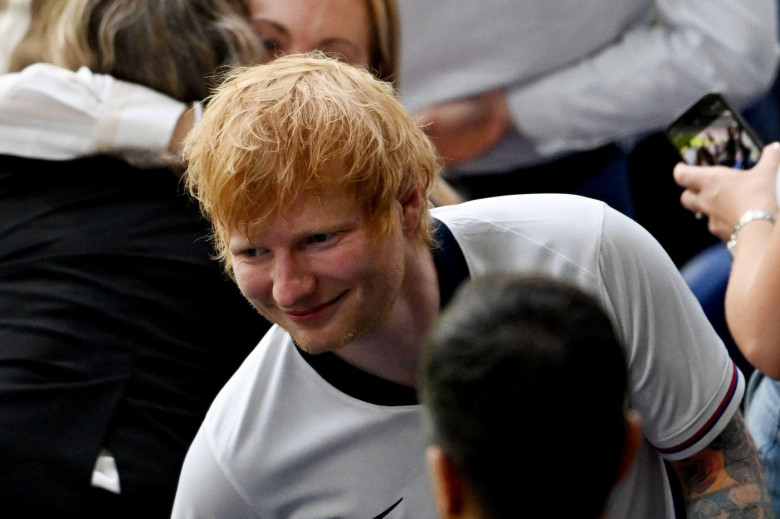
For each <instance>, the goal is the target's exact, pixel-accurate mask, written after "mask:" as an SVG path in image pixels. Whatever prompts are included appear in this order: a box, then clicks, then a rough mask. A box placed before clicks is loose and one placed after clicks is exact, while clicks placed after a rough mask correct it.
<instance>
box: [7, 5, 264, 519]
mask: <svg viewBox="0 0 780 519" xmlns="http://www.w3.org/2000/svg"><path fill="white" fill-rule="evenodd" d="M36 6H38V7H39V9H37V10H34V11H33V18H32V23H31V26H30V31H29V33H28V34H27V36H26V37H25V39H24V40H23V42H22V43H20V46H19V49H20V53H23V54H24V56H25V59H31V60H33V61H34V62H35V63H36V64H35V65H32V66H30V67H27V68H26V69H25V70H24V71H23V72H21V73H19V74H6V75H3V76H0V90H1V91H3V92H14V91H15V90H14V89H15V88H16V86H17V85H18V84H19V83H25V82H26V84H27V85H28V86H29V88H31V92H30V95H28V96H27V97H25V98H24V99H23V100H20V101H19V102H16V103H11V105H10V106H9V105H6V108H7V109H10V110H11V111H12V113H13V115H12V116H6V118H4V119H3V120H2V121H0V136H2V137H0V142H3V143H6V142H7V138H10V136H12V137H13V139H14V141H15V142H17V143H19V145H18V147H16V148H14V147H8V146H5V147H3V150H2V155H0V467H2V470H0V501H1V502H2V503H3V506H4V509H5V512H4V515H5V516H6V517H12V516H13V514H14V513H17V514H19V515H18V516H16V517H58V518H90V517H133V518H138V517H144V518H159V519H162V518H167V517H169V516H170V513H171V507H172V503H173V497H174V493H175V488H176V482H177V480H178V476H179V471H180V468H181V464H182V461H183V459H184V455H185V453H186V450H187V448H188V447H189V445H190V442H191V440H192V438H193V436H194V435H195V432H196V430H197V428H198V426H199V425H200V423H201V421H202V419H203V416H204V414H205V412H206V410H207V409H208V406H209V404H210V403H211V401H212V399H213V398H214V396H215V395H216V394H217V392H218V390H219V389H220V387H221V386H222V385H223V384H224V382H225V381H226V380H227V379H228V377H229V376H230V375H231V374H232V373H233V372H234V371H235V370H236V369H237V367H238V366H239V365H240V364H241V362H242V361H243V360H244V358H245V356H246V355H247V353H248V352H250V351H251V350H252V348H253V347H254V346H255V345H256V343H257V341H258V340H259V339H260V337H262V335H263V333H264V332H265V331H266V330H267V328H268V324H267V322H266V321H265V320H264V319H262V318H261V317H260V316H258V315H256V314H255V313H254V312H252V311H251V310H249V309H248V308H247V305H246V302H245V301H244V299H243V297H242V296H241V294H240V293H239V291H238V290H236V289H235V286H234V285H233V284H232V283H231V282H230V280H229V279H228V277H227V276H226V274H225V272H224V270H223V269H222V268H221V266H220V265H219V263H217V262H216V261H214V259H213V257H212V254H213V249H212V247H211V245H210V243H209V241H208V239H207V234H208V223H207V221H206V220H205V219H204V218H203V217H202V215H201V214H200V212H199V210H198V207H197V206H196V205H195V204H193V203H192V202H191V200H190V199H189V198H188V197H187V196H185V195H184V193H183V192H182V190H181V187H180V185H179V179H178V177H177V174H180V173H181V167H180V166H178V167H177V168H176V169H175V171H174V170H171V169H167V168H153V169H139V168H137V167H134V166H133V165H131V164H129V163H127V162H125V161H123V160H119V159H116V158H112V157H109V156H106V155H102V154H101V153H100V152H101V148H100V147H99V146H98V147H97V148H96V149H95V150H94V153H93V154H92V156H90V157H87V158H78V157H68V158H65V157H52V156H51V155H49V153H48V150H51V149H57V146H65V147H67V145H68V142H83V141H90V140H96V141H97V142H102V139H110V138H111V136H114V135H117V134H119V135H127V134H132V133H133V132H134V130H136V129H137V127H136V126H134V123H135V122H136V121H135V119H134V117H132V114H131V116H130V117H125V118H123V119H121V120H119V121H116V124H114V125H108V126H104V127H101V128H99V129H98V131H97V132H96V135H93V134H92V133H91V132H92V128H86V127H85V126H84V125H83V124H82V123H83V112H80V111H79V110H78V108H76V107H75V106H68V105H59V106H56V107H55V108H54V109H53V108H52V107H51V106H50V105H47V104H46V103H45V102H42V103H37V102H36V101H37V100H46V99H50V98H51V97H52V96H61V97H63V98H66V99H67V98H70V99H71V101H73V103H74V104H75V105H79V104H82V105H86V106H87V107H89V106H90V105H92V104H94V103H95V102H96V97H94V96H89V95H85V96H83V97H81V96H80V94H81V92H76V91H74V90H69V89H67V88H66V89H61V88H60V87H61V86H62V85H63V82H62V81H59V80H58V78H59V77H60V75H65V76H67V77H77V78H79V79H83V80H84V81H85V82H87V83H91V84H94V85H96V87H97V90H98V91H99V92H111V93H112V94H113V95H117V96H120V97H121V96H123V95H129V93H128V91H127V90H123V89H122V86H121V84H120V83H119V82H118V81H113V80H112V78H111V76H110V75H113V76H116V77H118V78H123V79H124V80H126V81H133V82H136V83H138V84H139V85H144V86H145V87H144V89H143V93H144V95H147V96H148V97H150V98H151V99H157V98H159V97H161V95H160V94H156V93H154V92H153V91H152V90H151V89H155V90H157V91H159V92H163V93H165V94H166V95H167V96H170V97H171V98H175V99H178V100H179V102H180V103H181V104H185V105H186V104H189V103H193V102H195V101H197V100H200V99H202V98H204V97H205V96H207V95H208V93H209V90H210V88H211V87H212V86H213V85H214V84H215V82H216V81H217V76H216V74H217V73H218V71H219V70H220V69H221V68H223V67H231V66H234V65H249V64H253V63H259V62H261V61H264V60H265V58H266V54H265V52H264V49H263V48H262V46H261V45H260V44H259V42H258V41H257V38H256V36H255V34H254V32H253V30H252V28H251V26H250V25H249V23H248V21H247V12H246V9H245V6H244V4H243V3H242V2H241V1H239V0H181V1H173V0H170V1H169V0H166V1H159V2H157V1H154V2H150V1H146V0H127V1H122V2H118V1H113V0H51V1H48V2H43V3H36ZM98 74H100V75H98ZM49 78H54V80H51V81H50V80H49ZM155 113H156V112H155V111H152V112H151V115H155ZM179 115H180V113H178V112H177V113H176V114H175V117H176V118H178V117H179ZM14 118H15V119H14ZM9 120H11V121H12V122H13V123H14V124H11V125H10V126H12V128H9V125H8V124H6V123H8V121H9ZM20 127H21V128H20ZM168 130H169V128H166V127H164V126H163V129H162V130H161V131H158V132H157V134H160V133H165V132H167V131H168ZM150 133H154V132H150ZM69 139H70V141H69ZM39 151H40V153H38V152H39ZM52 158H59V159H61V160H50V159H52Z"/></svg>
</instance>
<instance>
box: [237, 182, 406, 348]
mask: <svg viewBox="0 0 780 519" xmlns="http://www.w3.org/2000/svg"><path fill="white" fill-rule="evenodd" d="M397 209H398V211H397V212H393V213H392V214H393V217H394V218H399V223H400V218H401V216H400V213H401V209H400V205H399V207H398V208H397ZM269 223H270V225H267V226H265V227H264V229H262V230H260V231H258V232H254V233H252V234H251V235H250V236H249V237H248V238H247V236H246V235H245V233H243V232H239V231H235V232H231V233H230V237H229V238H230V255H231V259H232V262H233V270H234V274H235V278H236V281H237V283H238V286H239V288H241V291H242V292H243V294H244V296H245V297H246V298H247V299H248V300H249V301H250V302H251V303H252V305H253V306H254V307H255V308H257V310H258V311H260V313H261V314H263V315H264V316H265V317H266V318H267V319H269V320H271V321H273V322H275V323H277V324H279V325H280V326H282V327H283V328H284V329H286V330H287V331H288V332H289V333H290V335H292V337H293V339H294V340H295V341H296V343H297V344H298V345H299V346H300V347H301V348H303V349H304V350H305V351H308V352H310V353H322V352H325V351H334V350H337V349H339V348H340V347H342V346H344V345H346V344H348V343H349V342H351V341H352V340H354V339H357V338H365V337H366V336H370V334H371V333H372V332H376V331H377V330H378V328H379V326H381V325H382V324H384V323H385V322H386V321H387V320H388V316H389V314H390V311H391V309H392V307H393V305H394V303H395V302H396V301H397V300H398V298H399V294H400V291H401V285H402V282H403V278H404V257H405V256H404V250H405V247H406V242H407V239H406V238H405V236H404V234H403V233H402V232H401V231H400V230H398V231H395V232H392V233H389V234H383V235H378V234H377V233H372V232H371V230H370V229H369V228H368V227H367V224H366V219H365V216H364V214H363V212H362V211H361V210H360V208H359V207H358V206H357V204H356V203H355V201H354V200H353V199H351V198H350V197H349V196H347V195H346V193H344V192H343V191H342V190H335V189H334V190H330V191H328V192H326V193H325V194H324V196H322V201H321V202H320V201H319V200H318V199H317V198H315V197H313V196H305V197H302V198H301V199H299V200H298V201H297V202H296V203H295V204H293V205H292V206H291V207H289V208H287V209H286V210H285V211H284V213H283V214H277V215H275V216H273V217H272V218H271V220H270V222H269ZM399 229H400V226H399Z"/></svg>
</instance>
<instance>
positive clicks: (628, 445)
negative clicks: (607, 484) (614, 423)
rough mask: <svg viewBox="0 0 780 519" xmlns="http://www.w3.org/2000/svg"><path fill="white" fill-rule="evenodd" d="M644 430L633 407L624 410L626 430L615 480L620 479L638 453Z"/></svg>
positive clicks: (626, 472) (632, 463)
mask: <svg viewBox="0 0 780 519" xmlns="http://www.w3.org/2000/svg"><path fill="white" fill-rule="evenodd" d="M643 435H644V430H643V428H642V419H641V418H640V417H639V413H637V412H636V411H634V410H633V409H629V410H628V411H626V432H625V438H624V440H623V457H622V459H621V460H620V468H619V469H618V476H617V481H620V480H622V479H623V478H624V477H625V476H626V474H628V471H629V470H630V469H631V467H632V466H633V465H634V460H636V457H637V456H638V455H639V447H640V446H641V445H642V438H643Z"/></svg>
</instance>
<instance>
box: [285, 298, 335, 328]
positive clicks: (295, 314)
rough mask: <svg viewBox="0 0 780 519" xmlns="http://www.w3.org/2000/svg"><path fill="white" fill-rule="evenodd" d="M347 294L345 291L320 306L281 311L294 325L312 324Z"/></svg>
mask: <svg viewBox="0 0 780 519" xmlns="http://www.w3.org/2000/svg"><path fill="white" fill-rule="evenodd" d="M347 292H349V291H348V290H345V291H344V292H342V293H340V294H339V295H337V296H336V297H334V298H333V299H331V300H330V301H327V302H325V303H322V304H320V305H316V306H312V307H308V308H301V309H293V310H284V309H282V311H283V312H284V313H285V314H287V316H288V317H289V318H290V320H291V321H292V322H294V323H296V324H312V323H314V322H316V321H318V320H319V319H321V318H322V317H324V316H325V315H326V314H327V313H329V312H330V311H331V310H332V309H333V308H334V307H335V306H336V305H337V304H338V303H339V302H340V301H341V300H342V299H343V298H344V296H345V295H346V294H347Z"/></svg>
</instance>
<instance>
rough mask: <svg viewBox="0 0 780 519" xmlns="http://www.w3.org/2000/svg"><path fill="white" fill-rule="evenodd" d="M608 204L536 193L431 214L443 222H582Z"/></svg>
mask: <svg viewBox="0 0 780 519" xmlns="http://www.w3.org/2000/svg"><path fill="white" fill-rule="evenodd" d="M605 207H606V205H605V204H604V203H603V202H600V201H598V200H593V199H590V198H585V197H582V196H577V195H569V194H560V193H535V194H521V195H506V196H499V197H493V198H481V199H478V200H471V201H468V202H463V203H461V204H456V205H448V206H442V207H437V208H435V209H433V210H432V211H431V214H432V215H433V216H434V217H435V218H437V219H440V220H442V221H445V222H447V221H451V220H458V219H473V220H478V221H486V222H489V221H501V220H510V221H527V220H528V219H530V218H533V219H534V220H539V219H555V220H561V221H567V220H582V219H583V217H588V216H597V215H600V214H603V212H604V211H605Z"/></svg>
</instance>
